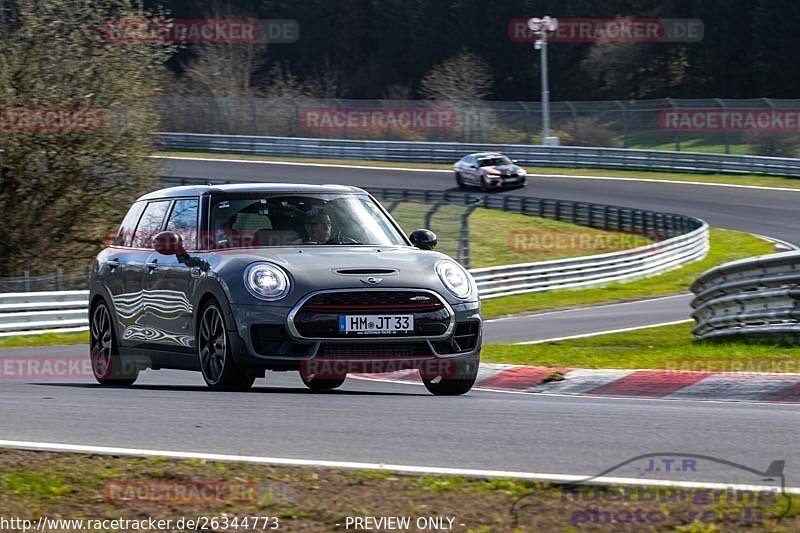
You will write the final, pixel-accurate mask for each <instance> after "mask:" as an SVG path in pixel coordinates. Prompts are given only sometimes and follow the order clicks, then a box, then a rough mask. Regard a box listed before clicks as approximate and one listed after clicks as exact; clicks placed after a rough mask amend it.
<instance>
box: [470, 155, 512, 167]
mask: <svg viewBox="0 0 800 533" xmlns="http://www.w3.org/2000/svg"><path fill="white" fill-rule="evenodd" d="M510 164H511V160H510V159H509V158H507V157H506V156H499V157H487V158H484V159H479V160H478V166H481V167H497V166H500V165H510Z"/></svg>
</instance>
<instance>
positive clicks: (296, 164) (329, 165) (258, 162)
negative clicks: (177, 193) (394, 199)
mask: <svg viewBox="0 0 800 533" xmlns="http://www.w3.org/2000/svg"><path fill="white" fill-rule="evenodd" d="M150 158H151V159H169V160H172V159H174V160H178V161H213V162H215V163H219V162H223V163H253V164H256V165H281V166H289V167H326V168H355V169H358V170H399V171H401V172H442V173H447V174H452V173H453V171H452V170H441V169H436V168H402V167H381V166H368V165H343V164H336V163H303V162H299V161H265V160H260V159H222V158H216V157H176V156H166V155H152V156H150Z"/></svg>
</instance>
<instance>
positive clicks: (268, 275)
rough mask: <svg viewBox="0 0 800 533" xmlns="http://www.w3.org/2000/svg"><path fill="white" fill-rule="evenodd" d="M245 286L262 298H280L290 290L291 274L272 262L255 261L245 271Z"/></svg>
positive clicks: (254, 294)
mask: <svg viewBox="0 0 800 533" xmlns="http://www.w3.org/2000/svg"><path fill="white" fill-rule="evenodd" d="M244 286H245V287H247V290H248V292H249V293H250V294H252V295H253V296H255V297H256V298H259V299H261V300H267V301H270V302H272V301H275V300H280V299H281V298H283V297H284V296H286V294H288V292H289V276H287V275H286V272H284V271H283V269H281V268H279V267H277V266H275V265H273V264H271V263H253V264H252V265H250V266H249V267H247V269H245V271H244Z"/></svg>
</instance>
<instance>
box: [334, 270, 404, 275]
mask: <svg viewBox="0 0 800 533" xmlns="http://www.w3.org/2000/svg"><path fill="white" fill-rule="evenodd" d="M334 272H336V273H337V274H342V275H345V276H391V275H392V274H397V270H396V269H394V268H337V269H336V270H334Z"/></svg>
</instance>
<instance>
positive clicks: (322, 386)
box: [300, 371, 347, 390]
mask: <svg viewBox="0 0 800 533" xmlns="http://www.w3.org/2000/svg"><path fill="white" fill-rule="evenodd" d="M300 379H302V380H303V384H304V385H305V386H306V387H308V388H309V389H311V390H333V389H338V388H339V387H341V386H342V384H343V383H344V380H345V379H347V375H344V376H338V377H335V378H315V377H314V376H306V375H305V374H303V372H302V371H301V372H300Z"/></svg>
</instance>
